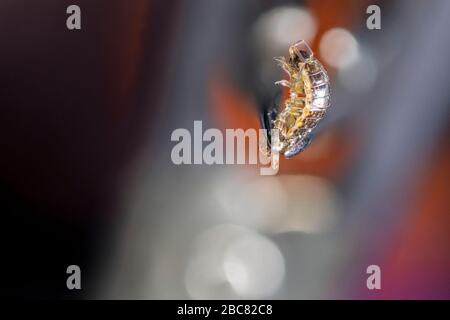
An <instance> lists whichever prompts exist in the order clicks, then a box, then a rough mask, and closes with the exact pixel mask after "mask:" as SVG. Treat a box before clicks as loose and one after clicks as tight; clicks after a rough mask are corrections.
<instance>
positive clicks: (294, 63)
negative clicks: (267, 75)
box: [289, 40, 313, 68]
mask: <svg viewBox="0 0 450 320" xmlns="http://www.w3.org/2000/svg"><path fill="white" fill-rule="evenodd" d="M312 56H313V52H312V50H311V48H310V47H309V46H308V44H307V43H306V42H305V40H300V41H298V42H296V43H294V44H293V45H292V46H290V47H289V64H290V65H291V67H293V68H298V64H299V63H303V62H305V61H306V60H308V59H309V58H311V57H312Z"/></svg>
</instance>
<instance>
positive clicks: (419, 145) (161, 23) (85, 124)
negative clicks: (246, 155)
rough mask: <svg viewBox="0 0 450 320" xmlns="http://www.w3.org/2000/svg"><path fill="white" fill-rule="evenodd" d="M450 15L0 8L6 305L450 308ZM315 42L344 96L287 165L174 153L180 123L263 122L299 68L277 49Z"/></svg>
mask: <svg viewBox="0 0 450 320" xmlns="http://www.w3.org/2000/svg"><path fill="white" fill-rule="evenodd" d="M71 4H77V5H79V6H80V8H81V12H82V29H81V30H80V31H69V30H67V28H66V19H67V16H68V15H67V14H66V8H67V7H68V6H69V5H71ZM372 4H376V5H378V6H379V7H380V8H381V30H368V28H367V27H366V19H367V18H368V17H369V14H367V13H366V9H367V7H368V6H369V5H372ZM449 14H450V2H449V1H445V0H433V1H424V0H423V1H418V0H417V1H406V0H396V1H386V0H385V1H356V0H341V1H331V0H321V1H313V0H310V1H287V0H283V1H282V0H245V1H242V0H193V1H183V0H174V1H170V2H169V1H157V0H153V1H145V0H133V1H125V0H95V1H92V0H91V1H88V0H76V1H66V0H43V1H39V3H38V2H36V1H31V0H1V1H0V43H1V44H2V45H1V50H0V110H1V111H0V130H1V135H0V146H1V157H0V165H1V174H0V188H1V191H2V192H1V193H2V195H3V197H2V198H3V200H2V202H1V212H2V217H1V221H2V222H1V226H2V232H1V238H2V239H1V245H2V259H1V263H0V264H1V268H2V277H3V278H2V288H3V290H2V295H4V296H5V297H14V298H84V299H96V298H105V299H221V298H223V299H241V298H243V299H264V298H265V299H271V298H274V299H314V298H320V299H345V298H355V299H431V298H437V299H448V298H450V250H449V249H450V233H449V231H450V218H449V211H450V201H449V198H450V193H449V187H450V185H449V184H450V183H449V181H450V148H449V135H450V126H449V119H450V118H449V106H450V93H449V91H448V84H449V83H450V63H449V62H448V57H449V56H450V41H449V35H448V32H449V31H448V30H450V20H449V19H448V15H449ZM299 39H304V40H306V41H307V42H308V43H309V44H310V45H311V47H312V48H313V51H314V52H315V54H316V56H317V57H318V58H319V59H320V60H321V61H322V62H323V63H324V65H325V66H326V68H327V70H328V72H329V75H330V78H331V82H332V89H333V94H332V108H331V109H330V110H329V113H328V115H327V117H326V119H325V120H324V124H323V126H322V128H321V130H320V132H318V134H317V136H316V137H315V139H314V141H313V143H312V144H311V146H310V147H309V148H308V149H307V150H306V151H305V152H304V153H302V154H300V155H299V156H297V157H295V158H293V159H289V160H286V159H282V160H281V163H280V172H279V173H278V175H276V176H260V175H259V168H258V166H254V165H211V166H208V165H179V166H177V165H174V164H173V163H172V161H171V157H170V155H171V150H172V147H173V146H174V145H175V143H174V142H172V141H171V140H170V136H171V133H172V132H173V130H175V129H177V128H186V129H188V130H190V131H192V130H193V122H194V120H202V121H203V128H204V130H205V129H206V128H220V129H223V130H225V129H226V128H231V129H233V128H243V129H248V128H255V129H258V128H259V122H258V109H259V107H260V106H261V104H262V103H266V102H268V101H271V99H272V97H273V93H274V90H275V86H274V85H273V82H274V81H276V80H279V79H281V78H282V77H283V76H284V75H283V74H282V72H281V70H280V68H278V67H277V66H276V63H275V62H274V60H273V57H275V56H280V55H286V54H287V48H288V47H289V45H290V44H291V43H293V42H295V41H297V40H299ZM71 264H76V265H79V266H80V268H81V270H82V290H81V291H69V290H67V288H66V278H67V276H68V275H67V274H66V268H67V266H68V265H71ZM372 264H375V265H379V266H380V268H381V286H382V289H381V290H373V291H369V290H368V289H367V287H366V279H367V277H368V275H367V274H366V268H367V267H368V266H369V265H372Z"/></svg>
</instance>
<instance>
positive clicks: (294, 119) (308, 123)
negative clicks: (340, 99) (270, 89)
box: [274, 40, 330, 158]
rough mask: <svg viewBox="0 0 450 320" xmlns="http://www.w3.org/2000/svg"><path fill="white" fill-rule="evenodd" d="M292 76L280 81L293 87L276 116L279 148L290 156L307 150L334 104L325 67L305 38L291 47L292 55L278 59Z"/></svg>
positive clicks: (275, 122) (290, 87) (279, 82)
mask: <svg viewBox="0 0 450 320" xmlns="http://www.w3.org/2000/svg"><path fill="white" fill-rule="evenodd" d="M276 60H277V61H278V63H279V64H280V66H281V67H282V68H283V70H284V71H286V73H287V74H288V76H289V80H281V81H277V82H276V84H279V85H283V86H285V87H288V88H289V97H288V98H287V99H286V101H285V102H284V105H285V108H284V110H282V111H281V112H280V113H279V114H278V115H277V117H276V119H275V121H274V128H275V129H278V130H279V134H280V135H279V136H280V141H279V144H278V146H276V149H277V150H278V151H279V152H280V153H282V154H284V155H285V156H286V157H287V158H289V157H292V156H294V155H296V154H298V153H299V152H301V151H303V150H304V149H305V148H306V147H307V146H308V145H309V143H310V140H311V132H312V130H313V129H314V128H315V127H316V126H317V124H318V123H319V121H320V120H321V119H322V118H323V117H324V115H325V113H326V111H327V109H328V108H329V107H330V82H329V78H328V75H327V72H326V70H325V68H324V67H323V66H322V64H321V63H320V62H319V60H317V59H316V58H315V57H314V56H313V52H312V50H311V49H310V48H309V46H308V45H307V44H306V42H305V41H303V40H301V41H299V42H296V43H295V44H293V45H292V46H291V47H289V59H288V60H286V59H285V58H284V57H281V58H277V59H276Z"/></svg>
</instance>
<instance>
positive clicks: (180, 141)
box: [170, 121, 279, 175]
mask: <svg viewBox="0 0 450 320" xmlns="http://www.w3.org/2000/svg"><path fill="white" fill-rule="evenodd" d="M271 137H272V141H277V140H278V137H279V132H278V130H272V131H271ZM170 139H171V141H174V142H177V143H176V144H175V145H174V146H173V148H172V152H171V159H172V162H173V163H174V164H176V165H182V164H184V165H190V164H207V165H213V164H218V165H220V164H222V165H223V164H227V165H232V164H251V165H257V164H260V165H262V166H264V167H261V168H260V174H261V175H275V174H277V172H278V169H279V154H278V152H276V151H275V150H271V152H270V156H268V155H266V154H264V153H263V152H262V151H261V148H260V146H264V145H265V144H266V131H265V130H264V129H259V130H256V129H247V130H245V131H244V129H226V130H225V132H223V131H222V130H220V129H217V128H209V129H207V130H205V131H203V123H202V121H194V128H193V134H191V132H190V131H189V130H188V129H185V128H178V129H175V130H174V131H173V132H172V134H171V137H170Z"/></svg>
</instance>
